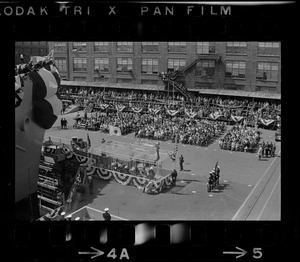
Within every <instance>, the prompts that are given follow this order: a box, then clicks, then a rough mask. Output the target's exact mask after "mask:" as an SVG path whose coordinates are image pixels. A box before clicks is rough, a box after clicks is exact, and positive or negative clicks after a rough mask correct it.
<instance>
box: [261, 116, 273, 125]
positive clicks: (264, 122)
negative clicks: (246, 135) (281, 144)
mask: <svg viewBox="0 0 300 262" xmlns="http://www.w3.org/2000/svg"><path fill="white" fill-rule="evenodd" d="M259 121H260V122H261V123H262V124H263V125H264V126H269V125H271V124H274V123H275V120H273V119H263V118H259Z"/></svg>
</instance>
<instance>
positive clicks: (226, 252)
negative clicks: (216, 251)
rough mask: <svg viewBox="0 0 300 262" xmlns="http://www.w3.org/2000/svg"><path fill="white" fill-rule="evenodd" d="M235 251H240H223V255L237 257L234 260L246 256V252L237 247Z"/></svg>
mask: <svg viewBox="0 0 300 262" xmlns="http://www.w3.org/2000/svg"><path fill="white" fill-rule="evenodd" d="M235 248H236V249H238V250H240V251H223V254H233V255H238V256H237V257H236V258H239V257H243V256H245V255H246V254H247V251H246V250H244V249H241V248H239V247H235Z"/></svg>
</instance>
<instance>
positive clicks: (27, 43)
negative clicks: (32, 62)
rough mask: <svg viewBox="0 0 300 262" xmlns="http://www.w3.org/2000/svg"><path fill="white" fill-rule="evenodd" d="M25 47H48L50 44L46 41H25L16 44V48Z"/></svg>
mask: <svg viewBox="0 0 300 262" xmlns="http://www.w3.org/2000/svg"><path fill="white" fill-rule="evenodd" d="M23 45H31V46H47V45H48V42H45V41H39V42H37V41H26V42H25V41H24V42H16V46H23Z"/></svg>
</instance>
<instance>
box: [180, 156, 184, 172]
mask: <svg viewBox="0 0 300 262" xmlns="http://www.w3.org/2000/svg"><path fill="white" fill-rule="evenodd" d="M183 162H184V159H183V156H182V155H180V157H179V166H180V171H183Z"/></svg>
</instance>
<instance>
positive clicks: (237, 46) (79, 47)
mask: <svg viewBox="0 0 300 262" xmlns="http://www.w3.org/2000/svg"><path fill="white" fill-rule="evenodd" d="M93 46H94V52H108V51H109V48H110V45H109V42H93ZM72 48H73V50H72V51H73V52H77V51H78V52H86V50H87V42H73V47H72ZM141 50H142V52H150V53H151V52H155V53H158V52H159V43H158V42H141ZM66 51H67V43H65V42H55V43H54V52H66ZM116 51H117V52H127V53H128V52H129V53H131V52H133V42H116ZM186 51H187V50H186V42H168V52H169V53H186ZM215 52H216V43H215V42H197V43H196V53H197V54H213V53H215ZM226 53H228V54H247V42H226ZM257 53H258V54H259V55H270V56H271V55H273V56H279V54H280V45H279V43H278V42H258V45H257Z"/></svg>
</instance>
